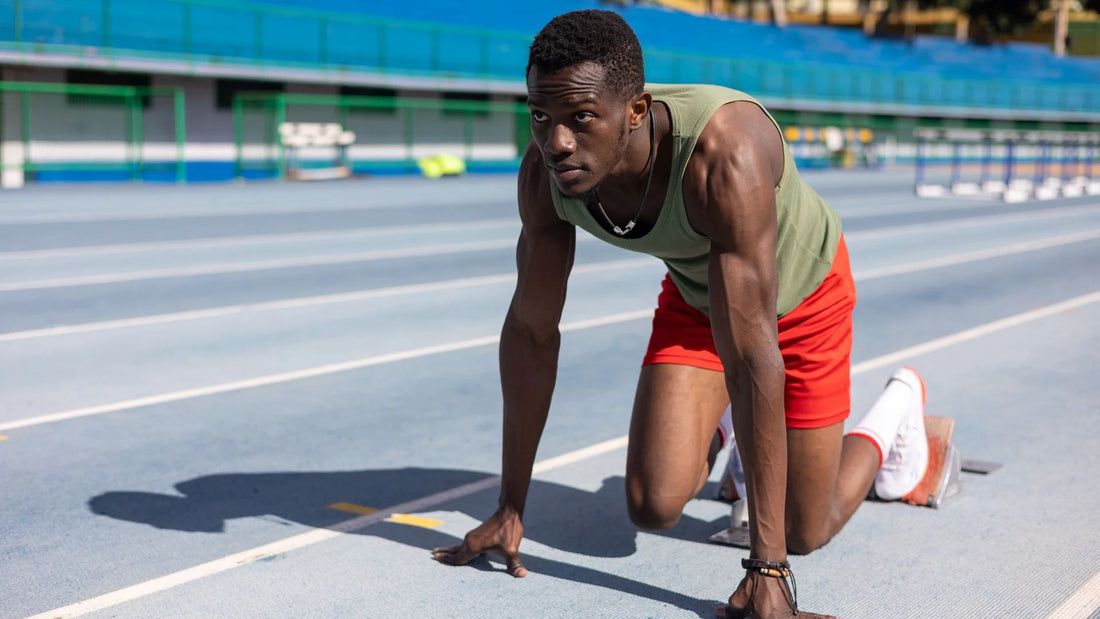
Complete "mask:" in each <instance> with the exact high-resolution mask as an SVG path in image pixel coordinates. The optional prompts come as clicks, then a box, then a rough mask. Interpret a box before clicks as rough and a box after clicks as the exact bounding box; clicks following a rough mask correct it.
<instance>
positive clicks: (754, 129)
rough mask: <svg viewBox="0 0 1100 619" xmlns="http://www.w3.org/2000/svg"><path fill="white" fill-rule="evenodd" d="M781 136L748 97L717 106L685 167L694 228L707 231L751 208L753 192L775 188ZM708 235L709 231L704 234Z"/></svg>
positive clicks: (780, 169) (686, 198)
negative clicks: (741, 209) (736, 210)
mask: <svg viewBox="0 0 1100 619" xmlns="http://www.w3.org/2000/svg"><path fill="white" fill-rule="evenodd" d="M783 161H784V155H783V139H782V136H781V135H780V134H779V131H778V130H777V129H776V126H775V124H774V123H773V122H772V120H771V118H769V117H768V115H767V114H766V113H765V112H764V110H763V109H762V108H761V107H760V106H759V105H757V104H755V103H753V102H751V101H735V102H732V103H727V104H726V105H723V106H722V107H720V108H718V111H717V112H715V114H714V116H712V117H711V119H710V121H708V122H707V124H706V126H705V127H704V128H703V131H702V133H700V134H699V139H698V141H697V142H696V145H695V149H694V150H693V151H692V155H691V158H690V159H689V160H688V164H687V168H686V170H685V171H684V184H683V193H684V202H685V204H686V205H687V207H688V213H689V217H690V219H691V221H692V225H693V226H695V228H696V230H698V231H700V232H702V233H704V234H706V233H707V231H706V230H705V229H706V228H710V227H712V226H713V225H715V224H716V223H718V222H720V221H724V222H728V221H729V220H730V218H731V217H732V216H733V215H734V214H732V213H729V212H728V211H729V210H730V209H733V208H751V207H752V206H753V205H754V204H753V203H755V202H759V200H752V199H751V198H752V197H753V196H757V197H758V196H759V193H760V192H761V190H763V189H767V190H768V191H771V190H774V188H775V186H776V185H778V184H779V180H780V178H781V177H782V176H783ZM708 236H709V235H708Z"/></svg>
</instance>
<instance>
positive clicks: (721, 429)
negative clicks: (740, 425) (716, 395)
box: [718, 404, 733, 447]
mask: <svg viewBox="0 0 1100 619" xmlns="http://www.w3.org/2000/svg"><path fill="white" fill-rule="evenodd" d="M718 435H719V436H720V437H722V447H725V446H726V445H729V444H730V440H731V439H732V438H733V407H731V406H730V405H728V404H727V405H726V412H724V413H722V418H721V419H719V420H718Z"/></svg>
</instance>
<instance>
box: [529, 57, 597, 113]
mask: <svg viewBox="0 0 1100 619" xmlns="http://www.w3.org/2000/svg"><path fill="white" fill-rule="evenodd" d="M604 77H605V76H604V70H603V67H601V66H600V65H598V64H595V63H592V62H582V63H580V64H577V65H573V66H571V67H565V68H564V69H559V70H557V71H554V72H553V73H546V72H543V71H541V70H539V69H538V68H537V67H531V71H530V72H528V74H527V100H528V102H529V103H531V104H532V105H548V104H567V105H579V104H581V103H595V104H597V105H598V104H601V103H605V104H606V103H612V102H614V101H615V99H616V96H615V94H614V93H613V92H612V91H611V89H609V88H608V87H607V85H606V80H605V79H604Z"/></svg>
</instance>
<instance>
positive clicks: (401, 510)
mask: <svg viewBox="0 0 1100 619" xmlns="http://www.w3.org/2000/svg"><path fill="white" fill-rule="evenodd" d="M624 447H626V437H625V436H621V437H619V438H614V439H611V440H608V441H604V442H602V443H597V444H595V445H591V446H588V447H585V448H583V449H578V450H577V451H573V452H570V453H567V454H563V455H560V456H557V457H555V458H549V459H547V460H543V461H541V462H536V463H535V466H534V469H533V474H534V475H539V474H542V473H546V472H548V471H552V470H554V469H556V468H561V467H563V466H568V465H570V464H573V463H575V462H580V461H583V460H587V459H589V458H594V457H596V456H599V455H601V454H605V453H610V452H612V451H615V450H617V449H622V448H624ZM499 484H500V477H487V478H485V479H482V480H479V481H475V482H471V483H468V484H464V485H461V486H457V487H455V488H451V489H450V490H444V491H443V492H437V493H435V494H432V495H428V496H426V497H422V498H419V499H414V500H412V501H408V502H406V503H401V504H400V505H394V506H393V507H387V508H385V509H382V510H379V511H377V512H374V513H372V514H368V515H365V516H358V517H356V518H352V519H350V520H344V521H342V522H338V523H336V524H334V525H332V526H330V527H328V528H325V529H315V530H313V531H308V532H306V533H299V534H298V535H294V536H292V537H288V538H285V539H281V540H279V541H276V542H272V543H270V544H265V545H263V546H257V547H255V548H251V549H249V550H245V551H243V552H238V553H236V554H232V555H229V556H226V557H222V558H220V559H215V560H213V561H210V562H207V563H203V564H201V565H196V566H194V567H191V568H187V569H185V570H181V571H179V572H175V573H173V574H168V575H167V576H162V577H160V578H155V579H153V580H148V581H145V582H143V583H139V584H136V585H133V586H130V587H126V588H125V589H119V590H117V591H112V592H110V593H107V594H104V595H101V596H99V597H95V598H91V599H88V600H84V601H83V602H77V603H75V604H71V605H69V606H65V607H63V608H58V609H55V610H51V611H48V612H44V613H41V614H38V615H34V616H33V617H29V618H28V619H61V618H64V617H79V616H81V615H86V614H88V613H91V612H95V611H97V610H103V609H104V608H110V607H111V606H116V605H118V604H122V603H123V602H128V601H130V600H135V599H137V598H141V597H145V596H147V595H150V594H153V593H156V592H158V591H164V590H166V589H171V588H172V587H178V586H179V585H183V584H186V583H189V582H191V581H193V580H198V579H200V578H205V577H207V576H211V575H213V574H218V573H220V572H226V571H229V570H231V569H233V568H236V567H240V566H242V565H247V564H249V563H255V562H256V561H260V560H263V559H266V558H268V557H273V556H275V555H280V554H284V553H287V552H290V551H292V550H297V549H299V548H304V547H306V546H310V545H313V544H316V543H319V542H323V541H325V540H329V539H332V538H334V537H338V536H340V535H341V534H344V533H353V532H355V531H359V530H362V529H365V528H367V527H369V526H371V525H373V524H378V523H379V522H382V521H383V520H385V519H386V518H389V517H390V516H393V515H394V514H411V513H414V512H418V511H424V510H426V509H428V508H431V507H433V506H435V505H440V504H442V503H446V502H448V501H452V500H454V499H458V498H461V497H464V496H467V495H470V494H474V493H475V492H481V491H482V490H488V489H490V488H495V487H496V486H498V485H499Z"/></svg>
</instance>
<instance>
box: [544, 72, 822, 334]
mask: <svg viewBox="0 0 1100 619" xmlns="http://www.w3.org/2000/svg"><path fill="white" fill-rule="evenodd" d="M647 89H648V90H649V92H651V93H652V94H653V99H654V100H655V101H660V102H661V103H664V104H665V105H666V106H668V109H669V112H670V114H671V117H672V149H673V153H672V177H671V178H670V179H669V183H668V192H667V193H666V194H665V201H664V205H663V206H662V208H661V212H660V214H659V215H658V217H657V221H656V223H655V224H654V226H653V229H652V230H650V231H649V232H647V233H646V234H645V235H644V236H641V237H638V238H633V239H624V238H621V237H619V236H616V235H614V234H612V233H610V232H608V231H606V230H604V229H603V227H602V226H600V224H599V222H597V221H596V219H595V218H593V217H592V214H591V213H590V212H589V211H588V209H587V208H586V207H585V205H584V202H583V201H581V200H579V199H575V198H569V197H567V196H565V195H563V194H562V193H561V192H560V191H558V189H557V187H556V186H554V184H553V183H551V184H550V185H551V189H550V191H551V194H552V196H553V200H554V209H555V210H556V211H557V214H558V217H559V218H561V219H563V220H565V221H568V222H570V223H572V224H573V225H575V226H578V227H580V228H583V229H585V230H587V231H588V232H589V233H590V234H592V235H593V236H595V237H596V238H599V239H602V240H604V241H606V242H608V243H610V244H612V245H615V246H617V247H622V248H624V249H629V250H632V251H637V252H641V253H646V254H649V255H652V256H655V257H657V258H660V259H661V260H663V261H664V263H665V265H666V266H667V267H668V272H669V275H670V276H671V278H672V282H673V283H674V284H676V287H677V288H678V289H679V290H680V293H681V294H682V295H683V297H684V300H685V301H686V302H687V303H688V304H689V305H691V306H692V307H694V308H696V309H698V310H699V311H701V312H703V313H704V314H708V315H709V313H710V297H709V292H708V290H707V270H708V265H709V261H710V240H709V239H708V238H706V237H704V236H703V235H701V234H699V233H697V232H695V230H693V229H692V227H691V224H690V223H688V217H687V211H686V210H685V208H684V198H683V190H682V188H683V180H684V171H685V170H686V169H687V164H688V159H690V158H691V154H692V151H694V149H695V143H696V141H697V140H698V139H699V134H700V133H702V131H703V127H705V126H706V124H707V122H708V121H709V120H710V118H711V116H713V115H714V113H715V112H716V111H718V108H720V107H721V106H723V105H725V104H726V103H731V102H733V101H750V102H752V103H755V104H756V105H760V103H759V102H758V101H756V100H755V99H753V98H752V97H750V96H749V95H746V94H745V93H743V92H740V91H737V90H732V89H729V88H723V87H720V86H708V85H693V84H675V85H670V84H648V85H647ZM760 108H761V109H764V107H763V106H760ZM764 111H765V113H767V110H764ZM768 117H769V118H771V115H770V114H768ZM772 122H773V123H774V122H775V119H774V118H772ZM776 129H777V130H779V125H778V124H776ZM780 135H782V131H781V130H780ZM775 202H776V209H777V215H778V223H779V234H778V240H777V243H776V252H775V253H776V256H775V257H776V264H777V266H778V278H779V295H778V298H777V304H776V305H777V308H776V309H777V311H778V316H779V317H781V316H783V315H785V314H787V313H788V312H790V311H791V310H792V309H794V308H795V306H797V305H798V304H799V303H800V302H801V301H802V300H803V299H805V298H806V297H808V296H810V294H811V293H812V292H813V291H814V290H816V289H817V287H818V286H819V285H820V284H821V282H822V281H824V280H825V276H826V275H827V274H828V273H829V269H830V268H831V267H832V262H833V256H834V255H835V254H836V248H837V243H838V242H839V240H840V217H839V216H838V215H837V214H836V212H835V211H833V209H832V208H831V207H830V206H829V205H828V204H826V203H825V201H824V200H823V199H822V198H821V197H820V196H818V195H817V193H816V192H814V190H813V189H811V188H810V186H809V185H807V184H806V182H805V181H803V180H802V177H800V176H799V175H798V171H797V170H796V169H795V164H794V159H793V158H792V157H791V151H790V149H789V148H788V147H787V144H786V142H784V143H783V176H782V178H781V179H780V181H779V185H777V186H776V188H775Z"/></svg>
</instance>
